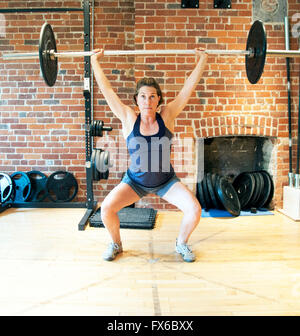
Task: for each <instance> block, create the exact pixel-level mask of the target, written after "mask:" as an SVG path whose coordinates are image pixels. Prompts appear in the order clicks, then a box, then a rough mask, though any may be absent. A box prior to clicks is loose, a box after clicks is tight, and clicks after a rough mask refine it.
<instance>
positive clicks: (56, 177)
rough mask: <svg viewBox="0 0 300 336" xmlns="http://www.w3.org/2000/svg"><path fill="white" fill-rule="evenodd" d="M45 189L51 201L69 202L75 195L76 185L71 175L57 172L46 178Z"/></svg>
mask: <svg viewBox="0 0 300 336" xmlns="http://www.w3.org/2000/svg"><path fill="white" fill-rule="evenodd" d="M46 188H47V192H48V197H49V198H50V199H51V201H53V202H70V201H72V199H73V198H74V197H75V196H76V194H77V191H78V184H77V181H76V179H75V177H74V175H73V174H72V173H70V172H66V171H57V172H54V173H53V174H51V175H50V176H49V177H48V179H47V183H46Z"/></svg>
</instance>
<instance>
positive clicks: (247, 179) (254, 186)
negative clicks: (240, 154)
mask: <svg viewBox="0 0 300 336" xmlns="http://www.w3.org/2000/svg"><path fill="white" fill-rule="evenodd" d="M232 185H233V187H234V189H235V190H236V192H237V194H238V197H239V200H240V203H241V209H242V210H247V209H251V208H257V209H259V208H267V207H268V206H269V205H270V202H271V201H272V198H273V195H274V183H273V179H272V177H271V175H270V174H269V173H268V172H267V171H265V170H260V171H253V172H243V173H241V174H239V175H238V176H237V177H236V178H235V179H234V181H233V183H232Z"/></svg>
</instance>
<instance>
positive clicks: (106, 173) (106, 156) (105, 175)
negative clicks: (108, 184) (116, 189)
mask: <svg viewBox="0 0 300 336" xmlns="http://www.w3.org/2000/svg"><path fill="white" fill-rule="evenodd" d="M109 159H110V155H109V152H108V151H104V156H103V163H104V166H103V169H104V173H103V179H104V180H107V179H108V177H109Z"/></svg>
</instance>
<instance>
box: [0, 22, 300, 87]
mask: <svg viewBox="0 0 300 336" xmlns="http://www.w3.org/2000/svg"><path fill="white" fill-rule="evenodd" d="M206 52H207V54H216V55H233V56H242V55H244V56H245V64H246V73H247V78H248V80H249V82H250V83H252V84H256V83H257V82H258V81H259V79H260V77H261V75H262V73H263V70H264V64H265V58H266V54H268V55H272V56H279V57H280V56H282V57H300V50H299V51H298V50H267V38H266V32H265V28H264V25H263V23H262V22H261V21H259V20H257V21H254V23H253V24H252V26H251V28H250V30H249V33H248V38H247V45H246V50H221V49H216V50H210V49H208V50H206ZM94 54H95V52H93V51H78V52H77V51H75V52H57V48H56V42H55V36H54V33H53V30H52V27H51V25H50V24H48V23H44V25H43V26H42V29H41V32H40V40H39V52H38V53H12V54H3V55H2V57H3V59H7V60H14V59H33V58H39V60H40V67H41V72H42V75H43V78H44V80H45V82H46V84H47V85H48V86H53V85H54V84H55V82H56V78H57V59H58V58H67V57H81V56H83V57H90V56H92V55H94ZM170 54H172V55H174V54H185V55H189V54H195V50H194V49H192V50H184V49H179V50H175V49H173V50H172V49H171V50H170V49H169V50H167V49H163V50H161V49H154V50H147V49H146V50H104V55H108V56H118V55H170Z"/></svg>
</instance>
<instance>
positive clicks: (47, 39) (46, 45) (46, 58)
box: [39, 23, 57, 86]
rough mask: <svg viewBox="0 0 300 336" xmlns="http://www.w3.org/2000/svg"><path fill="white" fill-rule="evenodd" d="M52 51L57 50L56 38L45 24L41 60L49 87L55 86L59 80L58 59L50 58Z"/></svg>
mask: <svg viewBox="0 0 300 336" xmlns="http://www.w3.org/2000/svg"><path fill="white" fill-rule="evenodd" d="M50 50H54V51H55V52H57V49H56V42H55V36H54V33H53V30H52V27H51V25H50V24H49V23H44V24H43V27H42V29H41V33H40V40H39V58H40V67H41V72H42V75H43V78H44V80H45V82H46V84H47V85H48V86H53V85H54V84H55V82H56V78H57V58H56V57H54V58H53V59H52V58H51V57H50V53H49V51H50Z"/></svg>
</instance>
